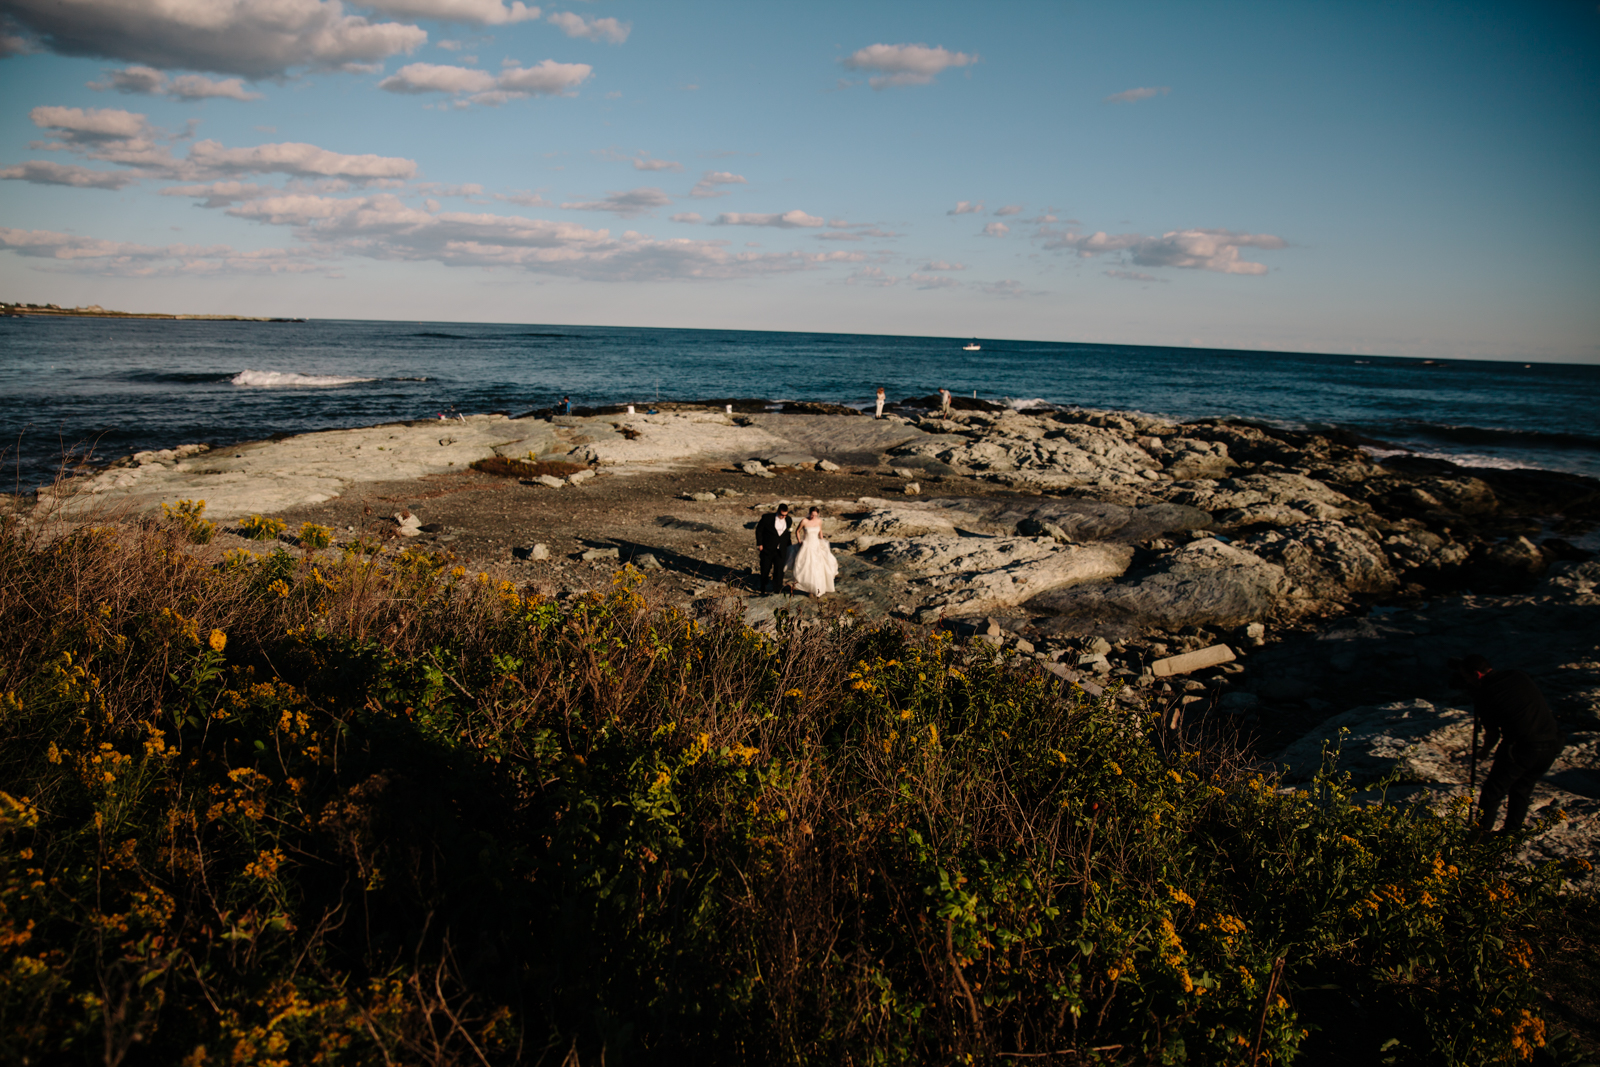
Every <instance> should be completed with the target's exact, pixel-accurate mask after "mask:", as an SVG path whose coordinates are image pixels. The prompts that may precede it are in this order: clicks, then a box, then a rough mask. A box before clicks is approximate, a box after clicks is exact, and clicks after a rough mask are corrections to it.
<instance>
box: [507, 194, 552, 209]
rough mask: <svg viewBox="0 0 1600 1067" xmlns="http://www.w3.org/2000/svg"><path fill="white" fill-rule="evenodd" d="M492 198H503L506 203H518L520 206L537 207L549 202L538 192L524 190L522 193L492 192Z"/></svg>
mask: <svg viewBox="0 0 1600 1067" xmlns="http://www.w3.org/2000/svg"><path fill="white" fill-rule="evenodd" d="M494 198H495V199H496V200H504V201H505V202H506V203H508V204H519V205H521V206H522V207H539V206H540V205H541V204H548V203H549V202H550V201H548V200H546V199H545V198H544V197H542V196H540V195H539V194H538V193H526V192H524V193H495V194H494Z"/></svg>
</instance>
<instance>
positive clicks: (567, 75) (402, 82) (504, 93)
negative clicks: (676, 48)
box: [378, 59, 594, 106]
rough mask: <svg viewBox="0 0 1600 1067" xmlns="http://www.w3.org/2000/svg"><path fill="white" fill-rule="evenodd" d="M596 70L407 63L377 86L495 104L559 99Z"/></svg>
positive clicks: (548, 63)
mask: <svg viewBox="0 0 1600 1067" xmlns="http://www.w3.org/2000/svg"><path fill="white" fill-rule="evenodd" d="M592 73H594V68H593V67H591V66H589V64H587V63H557V62H556V61H555V60H553V59H547V60H545V61H544V62H542V63H540V64H538V65H537V66H533V67H520V66H515V65H512V66H508V67H505V68H504V69H502V70H501V71H500V73H498V74H490V73H489V72H488V71H485V70H475V69H473V68H471V67H455V66H450V65H448V64H440V63H408V64H406V65H405V66H403V67H401V68H400V69H399V70H397V71H395V72H394V73H393V74H391V75H389V77H387V78H385V79H383V81H381V82H379V83H378V88H380V89H383V90H386V91H388V92H391V93H448V94H451V95H453V96H457V97H462V96H465V97H466V99H465V100H463V101H461V103H467V102H471V103H475V104H486V105H490V106H493V105H496V104H503V103H505V102H506V101H507V100H520V99H523V98H526V97H529V96H557V95H560V94H562V93H566V92H568V91H570V90H572V89H574V88H576V87H577V86H578V85H580V84H582V83H583V82H584V81H585V80H587V79H588V77H589V75H590V74H592Z"/></svg>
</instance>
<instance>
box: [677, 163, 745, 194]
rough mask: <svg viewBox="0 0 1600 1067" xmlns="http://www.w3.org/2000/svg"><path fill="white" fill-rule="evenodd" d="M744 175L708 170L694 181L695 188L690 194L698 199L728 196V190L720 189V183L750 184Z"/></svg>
mask: <svg viewBox="0 0 1600 1067" xmlns="http://www.w3.org/2000/svg"><path fill="white" fill-rule="evenodd" d="M749 184H750V183H749V182H747V181H745V180H744V178H743V177H741V176H740V175H738V174H734V173H733V172H732V171H727V170H708V171H706V172H705V174H704V175H702V176H701V178H700V180H699V181H697V182H695V183H694V188H693V189H690V190H689V195H690V196H692V197H694V198H695V199H697V200H704V199H707V198H709V197H714V196H727V195H728V191H727V190H725V189H718V188H717V186H719V185H749Z"/></svg>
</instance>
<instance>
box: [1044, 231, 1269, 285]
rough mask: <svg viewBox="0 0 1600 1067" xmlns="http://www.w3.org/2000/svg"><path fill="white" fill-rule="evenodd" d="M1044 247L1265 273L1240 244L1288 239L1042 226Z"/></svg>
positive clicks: (1138, 261) (1145, 262)
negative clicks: (1060, 229) (1242, 253)
mask: <svg viewBox="0 0 1600 1067" xmlns="http://www.w3.org/2000/svg"><path fill="white" fill-rule="evenodd" d="M1037 236H1039V237H1040V238H1042V239H1043V240H1044V245H1043V247H1045V248H1047V249H1071V250H1073V251H1075V252H1077V253H1078V255H1079V256H1081V257H1083V258H1086V259H1087V258H1089V257H1091V256H1098V255H1104V254H1106V253H1108V252H1120V253H1122V254H1124V255H1126V256H1127V258H1128V261H1129V262H1131V263H1132V264H1134V265H1135V266H1139V267H1181V268H1184V269H1188V270H1209V271H1215V272H1217V273H1219V274H1265V273H1267V266H1266V264H1264V263H1253V262H1251V261H1249V260H1245V259H1241V258H1240V257H1239V250H1240V249H1241V248H1262V249H1276V248H1284V247H1287V245H1288V242H1287V241H1285V240H1284V239H1283V238H1281V237H1274V236H1273V235H1272V234H1269V233H1262V234H1253V233H1234V232H1233V231H1232V230H1168V231H1167V232H1166V233H1164V234H1162V235H1161V236H1160V237H1147V236H1145V235H1144V234H1137V233H1123V234H1107V233H1105V232H1104V231H1099V232H1096V233H1091V234H1084V233H1078V232H1074V231H1070V230H1069V231H1065V232H1058V231H1052V230H1049V229H1041V230H1040V231H1039V233H1038V235H1037Z"/></svg>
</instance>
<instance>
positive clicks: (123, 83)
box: [89, 66, 261, 100]
mask: <svg viewBox="0 0 1600 1067" xmlns="http://www.w3.org/2000/svg"><path fill="white" fill-rule="evenodd" d="M89 88H91V89H96V90H99V91H102V92H103V91H105V90H107V89H115V90H116V91H117V92H119V93H127V94H140V95H144V96H171V97H176V98H177V99H179V100H210V99H214V98H217V97H222V98H226V99H229V100H260V99H261V94H260V93H252V92H250V91H249V90H247V89H245V87H244V81H243V80H242V79H240V78H221V79H215V78H207V77H206V76H205V75H203V74H180V75H178V76H177V77H176V78H169V77H168V76H167V75H166V74H164V73H162V72H161V71H159V70H156V69H155V68H154V67H144V66H132V67H126V68H124V69H122V70H108V71H106V80H105V81H103V82H90V83H89Z"/></svg>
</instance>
